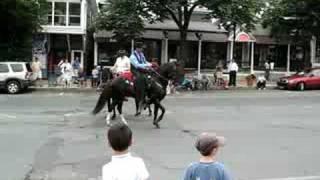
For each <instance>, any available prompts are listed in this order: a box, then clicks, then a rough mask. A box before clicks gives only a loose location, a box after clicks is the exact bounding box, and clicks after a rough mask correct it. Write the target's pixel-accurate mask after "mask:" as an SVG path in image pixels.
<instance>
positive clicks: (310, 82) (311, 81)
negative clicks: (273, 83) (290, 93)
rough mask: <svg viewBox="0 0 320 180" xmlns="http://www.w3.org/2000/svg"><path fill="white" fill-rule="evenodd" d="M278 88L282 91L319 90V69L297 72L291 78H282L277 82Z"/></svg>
mask: <svg viewBox="0 0 320 180" xmlns="http://www.w3.org/2000/svg"><path fill="white" fill-rule="evenodd" d="M277 84H278V87H279V88H284V89H297V90H300V91H304V90H305V89H320V68H312V69H309V70H306V71H302V72H298V73H296V74H294V75H292V76H287V77H282V78H280V79H279V81H278V83H277Z"/></svg>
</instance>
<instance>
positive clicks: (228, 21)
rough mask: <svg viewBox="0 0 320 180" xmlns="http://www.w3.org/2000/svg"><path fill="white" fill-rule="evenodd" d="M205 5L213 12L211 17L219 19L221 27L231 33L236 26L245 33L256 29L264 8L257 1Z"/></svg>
mask: <svg viewBox="0 0 320 180" xmlns="http://www.w3.org/2000/svg"><path fill="white" fill-rule="evenodd" d="M205 4H206V7H207V8H208V9H210V10H211V13H210V15H211V17H213V18H217V19H219V21H220V23H221V25H222V26H223V27H224V28H226V29H227V30H229V31H230V30H233V28H234V27H235V26H237V27H239V28H240V29H241V30H244V31H251V30H252V29H254V27H255V25H256V23H258V21H259V15H260V14H261V13H262V11H263V7H264V4H263V3H262V2H261V1H257V0H215V1H208V2H207V3H205ZM232 27H233V28H232Z"/></svg>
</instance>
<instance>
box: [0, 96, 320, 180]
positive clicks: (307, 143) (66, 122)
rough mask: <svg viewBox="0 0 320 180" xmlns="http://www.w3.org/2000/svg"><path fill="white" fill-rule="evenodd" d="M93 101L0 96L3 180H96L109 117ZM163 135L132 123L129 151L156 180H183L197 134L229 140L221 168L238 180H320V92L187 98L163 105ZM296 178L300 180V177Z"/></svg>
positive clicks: (104, 156) (106, 153)
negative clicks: (94, 112) (95, 110)
mask: <svg viewBox="0 0 320 180" xmlns="http://www.w3.org/2000/svg"><path fill="white" fill-rule="evenodd" d="M97 98H98V96H97V95H96V94H94V93H88V92H87V93H59V92H57V93H49V92H34V93H27V94H20V95H15V96H11V95H6V94H0V142H1V143H0V152H1V153H0V161H1V163H0V169H1V173H0V179H1V180H2V179H3V180H73V179H74V180H76V179H77V180H88V179H90V180H95V179H99V176H101V167H102V165H103V164H105V163H107V162H108V161H109V160H110V156H111V150H110V148H109V147H108V146H107V145H106V141H105V133H106V130H107V127H106V125H105V121H104V114H103V113H100V114H99V115H97V116H91V115H90V111H91V110H92V108H93V107H94V105H95V103H96V100H97ZM164 104H165V106H166V108H167V114H166V115H165V118H164V120H163V122H162V123H161V127H162V128H161V129H154V128H153V126H152V123H151V121H152V120H151V118H150V117H148V116H147V115H142V116H141V117H138V118H137V117H134V116H133V113H134V108H133V107H134V106H133V101H132V100H130V101H129V102H128V103H126V104H125V107H124V109H125V110H124V111H125V117H126V118H127V120H128V121H129V124H130V126H131V127H132V129H133V132H134V145H133V147H132V152H133V154H135V155H138V156H140V157H142V158H143V159H144V160H145V162H146V165H147V168H148V169H149V171H150V174H151V177H152V179H154V180H178V179H181V178H182V175H183V171H184V169H185V168H186V166H187V165H188V164H189V163H190V162H192V161H196V160H197V159H198V153H197V151H196V150H195V149H194V147H193V143H194V140H195V137H196V135H197V134H199V133H201V132H203V131H210V132H216V133H218V134H221V135H224V136H225V137H226V138H227V145H226V146H225V147H224V148H223V149H221V151H220V153H219V155H218V159H219V161H221V162H223V163H225V164H226V166H227V167H228V168H229V169H230V171H231V172H232V175H233V177H234V178H235V179H239V180H260V179H272V178H275V179H278V178H281V179H283V178H284V179H288V177H292V178H293V179H290V180H295V179H299V180H300V179H301V180H304V179H310V180H311V179H312V180H313V179H320V165H319V164H320V143H319V142H320V91H306V92H294V91H292V92H291V91H277V90H270V91H255V90H249V91H246V90H239V91H234V90H233V91H232V90H230V91H219V92H209V93H203V92H201V93H200V92H197V93H182V94H179V95H174V96H168V97H167V99H166V100H165V101H164ZM298 177H299V178H298Z"/></svg>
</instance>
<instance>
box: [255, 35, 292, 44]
mask: <svg viewBox="0 0 320 180" xmlns="http://www.w3.org/2000/svg"><path fill="white" fill-rule="evenodd" d="M256 39H257V41H256V43H257V44H270V45H272V44H281V45H286V44H289V43H290V41H289V40H283V39H282V40H281V41H277V40H276V39H274V38H272V37H270V36H256Z"/></svg>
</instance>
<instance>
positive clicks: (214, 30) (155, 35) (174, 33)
mask: <svg viewBox="0 0 320 180" xmlns="http://www.w3.org/2000/svg"><path fill="white" fill-rule="evenodd" d="M164 31H167V32H168V39H169V40H180V32H179V28H178V26H177V25H176V23H175V22H174V21H172V20H165V21H163V22H157V23H154V24H149V23H145V31H144V32H143V35H142V37H143V38H145V39H159V40H161V39H164V38H165V37H164V34H163V32H164ZM196 32H199V33H202V40H204V41H209V42H227V39H228V37H227V36H228V34H227V31H225V30H224V29H221V28H219V27H218V25H216V24H214V23H212V22H211V21H191V22H190V25H189V29H188V34H187V40H189V41H198V38H197V37H196V35H195V33H196ZM112 36H113V34H112V32H107V31H98V32H97V33H95V38H111V37H112Z"/></svg>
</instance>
